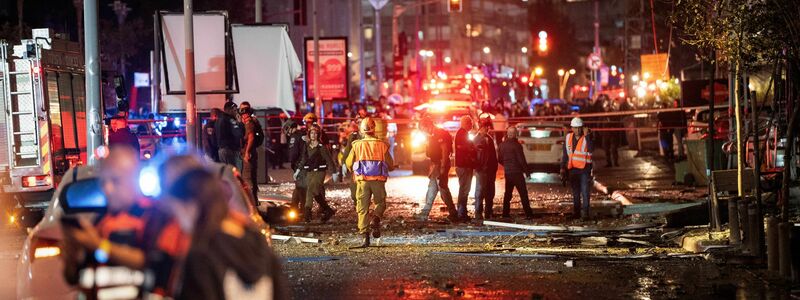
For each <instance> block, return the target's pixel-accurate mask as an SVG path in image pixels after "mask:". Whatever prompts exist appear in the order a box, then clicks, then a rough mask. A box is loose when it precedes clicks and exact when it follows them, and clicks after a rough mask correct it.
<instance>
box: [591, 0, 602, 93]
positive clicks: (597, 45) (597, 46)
mask: <svg viewBox="0 0 800 300" xmlns="http://www.w3.org/2000/svg"><path fill="white" fill-rule="evenodd" d="M594 53H595V54H596V55H597V57H602V56H601V53H600V0H594ZM598 70H600V69H599V68H598V69H597V70H594V71H592V74H594V86H595V87H594V91H595V95H599V92H601V91H603V87H602V86H600V76H599V74H598V73H597V71H598Z"/></svg>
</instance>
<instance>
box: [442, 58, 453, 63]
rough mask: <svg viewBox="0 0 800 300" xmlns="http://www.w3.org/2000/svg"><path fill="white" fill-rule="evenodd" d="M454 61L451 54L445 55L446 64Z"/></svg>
mask: <svg viewBox="0 0 800 300" xmlns="http://www.w3.org/2000/svg"><path fill="white" fill-rule="evenodd" d="M452 61H453V59H452V58H450V56H445V58H444V63H446V64H449V63H451V62H452Z"/></svg>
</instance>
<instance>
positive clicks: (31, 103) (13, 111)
mask: <svg viewBox="0 0 800 300" xmlns="http://www.w3.org/2000/svg"><path fill="white" fill-rule="evenodd" d="M8 61H9V56H8V43H7V42H6V41H0V66H2V68H3V69H2V71H3V77H2V80H3V83H4V85H5V86H6V88H4V89H3V90H4V93H5V95H4V96H5V97H4V98H5V99H6V107H5V113H6V116H7V121H8V128H7V131H8V132H7V135H8V150H9V151H8V152H9V154H10V155H9V156H10V157H9V167H12V168H16V167H30V166H35V165H38V164H39V162H40V160H41V153H40V151H41V150H40V149H39V142H38V140H39V139H38V134H39V132H38V131H39V130H38V128H39V126H38V124H37V123H38V122H37V118H36V111H35V106H36V105H35V100H34V88H33V81H34V77H33V70H32V69H33V67H34V66H30V65H29V67H28V68H24V67H23V68H20V66H17V68H16V69H24V70H22V71H20V70H14V71H11V69H10V67H9V63H8ZM29 61H30V60H29ZM25 65H27V64H25ZM14 87H16V88H17V89H16V90H14Z"/></svg>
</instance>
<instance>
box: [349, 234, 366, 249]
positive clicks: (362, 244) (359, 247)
mask: <svg viewBox="0 0 800 300" xmlns="http://www.w3.org/2000/svg"><path fill="white" fill-rule="evenodd" d="M369 235H370V234H369V231H367V232H364V240H363V242H362V243H361V245H358V246H355V247H350V249H361V248H368V247H369Z"/></svg>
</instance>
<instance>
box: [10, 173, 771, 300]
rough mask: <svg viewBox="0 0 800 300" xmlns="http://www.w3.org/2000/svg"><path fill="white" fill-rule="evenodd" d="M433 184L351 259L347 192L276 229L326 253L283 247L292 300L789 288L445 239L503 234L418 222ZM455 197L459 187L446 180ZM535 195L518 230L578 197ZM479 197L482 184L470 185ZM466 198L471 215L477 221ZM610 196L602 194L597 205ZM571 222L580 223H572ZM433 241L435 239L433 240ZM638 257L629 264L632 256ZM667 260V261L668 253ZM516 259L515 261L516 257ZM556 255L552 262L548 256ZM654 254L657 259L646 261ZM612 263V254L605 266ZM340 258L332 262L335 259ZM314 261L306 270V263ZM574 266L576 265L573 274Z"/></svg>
mask: <svg viewBox="0 0 800 300" xmlns="http://www.w3.org/2000/svg"><path fill="white" fill-rule="evenodd" d="M271 175H272V176H273V177H275V179H276V180H277V181H279V182H282V183H281V184H278V185H268V186H262V195H270V194H280V195H284V196H285V195H289V194H290V193H291V189H292V183H291V180H290V178H289V176H290V175H289V174H288V171H285V170H284V171H272V170H271ZM502 178H503V177H502V174H501V176H498V181H497V182H496V184H497V194H496V196H495V203H494V204H495V213H496V214H499V213H500V207H501V202H502V195H503V192H504V186H503V180H502ZM427 183H428V182H427V178H426V177H424V176H411V175H410V171H402V170H401V171H397V172H395V173H394V174H393V177H392V178H391V179H390V180H389V182H388V183H387V192H388V194H389V198H388V210H387V212H386V218H385V222H384V224H385V227H384V238H383V239H382V245H380V246H378V247H372V248H370V249H365V250H363V249H362V250H351V249H349V246H352V245H353V244H356V243H357V242H358V238H357V237H356V236H355V235H354V231H355V224H354V221H355V211H354V209H353V205H352V202H351V200H350V199H349V190H348V189H347V184H346V183H335V184H329V185H328V188H327V196H328V198H329V200H330V201H331V202H332V206H333V207H334V208H335V209H337V215H336V216H335V218H334V220H333V222H332V223H331V224H325V225H321V224H318V223H316V222H315V223H313V224H312V225H311V226H289V227H283V228H277V230H278V231H279V233H283V234H294V235H301V236H312V237H316V238H319V239H320V240H322V242H323V243H322V244H318V245H310V244H296V243H286V244H283V243H279V242H276V244H275V249H276V251H277V252H278V253H279V254H280V255H281V256H282V257H284V258H286V259H287V262H286V264H285V270H286V274H287V276H288V277H289V283H290V285H291V288H292V292H293V295H294V296H295V298H296V299H382V298H408V299H429V298H454V297H463V298H488V299H629V298H633V299H664V298H701V299H714V298H718V299H731V298H753V297H755V298H763V297H765V296H766V297H767V298H769V295H772V294H773V293H776V292H775V291H779V292H780V293H783V290H781V289H778V288H776V287H768V286H766V285H765V283H764V281H762V280H761V279H759V278H760V277H762V276H761V275H759V273H758V271H751V270H750V269H748V268H746V267H740V266H738V265H732V264H720V263H719V262H718V261H709V260H706V259H704V258H701V257H690V258H676V257H672V256H667V254H669V253H672V254H675V253H678V254H680V253H681V252H682V251H681V250H680V249H677V248H675V246H674V245H671V244H667V243H659V242H658V241H657V240H653V239H652V236H655V235H657V233H652V234H649V233H648V232H647V231H639V232H632V233H634V234H640V235H643V236H644V235H648V234H649V236H650V237H642V238H641V239H648V238H650V239H651V241H653V243H654V244H655V245H654V246H649V247H639V246H637V245H616V246H615V247H613V248H612V247H585V246H581V243H580V237H577V238H576V237H569V236H567V237H552V236H545V237H532V236H526V235H524V234H523V235H520V236H501V237H466V238H459V239H453V238H449V237H448V236H444V237H442V236H441V235H442V233H443V232H444V233H446V232H450V231H459V230H461V231H470V232H480V231H488V230H499V229H493V228H488V227H486V226H477V225H475V224H448V223H446V222H444V218H445V217H446V212H444V211H443V210H442V209H441V208H443V204H442V202H441V200H439V199H437V200H436V202H435V203H436V204H435V205H434V210H433V211H432V214H431V222H428V223H419V222H416V221H414V220H411V219H410V216H411V214H412V213H414V212H416V211H417V210H418V209H419V207H420V204H421V203H422V201H423V198H424V194H425V189H426V188H427ZM449 185H450V187H451V191H452V192H453V196H454V198H455V197H456V195H457V192H458V186H457V180H456V178H455V177H451V179H450V181H449ZM527 186H528V189H529V195H530V198H531V200H532V204H533V206H534V207H535V210H536V211H537V213H538V214H537V219H535V220H533V221H525V220H522V219H521V216H520V215H521V214H522V210H521V207H520V205H519V198H518V196H516V195H515V196H514V198H513V199H512V203H513V205H512V214H515V215H516V217H515V218H514V220H510V221H515V222H519V223H536V224H543V223H546V224H559V223H563V222H564V219H563V216H562V215H560V214H558V211H568V210H569V208H570V207H569V206H568V205H566V206H565V205H563V203H566V204H569V203H568V202H569V201H571V198H570V197H571V196H570V194H569V191H568V189H567V188H564V187H562V186H561V184H560V182H559V180H558V177H557V175H555V174H542V173H536V174H533V175H532V177H531V179H530V180H529V182H528V185H527ZM473 188H474V185H473ZM471 195H473V192H472V191H471V192H470V200H469V206H468V207H469V211H470V214H472V207H473V206H472V203H473V199H472V196H471ZM605 198H606V196H605V195H602V194H599V193H594V194H593V199H597V200H601V199H605ZM642 221H651V220H630V219H624V220H615V219H608V220H600V221H595V222H591V223H590V225H596V226H606V225H607V226H614V225H615V224H618V223H619V224H628V223H636V222H642ZM571 222H572V223H571V224H573V225H583V224H581V223H575V222H574V221H571ZM24 237H25V235H24V233H23V231H21V230H19V229H2V230H1V231H0V270H2V271H0V299H13V298H15V296H14V295H15V287H16V284H15V282H16V279H17V278H16V272H15V270H16V265H15V263H16V257H17V255H18V253H19V251H20V249H21V247H22V242H23V240H24ZM431 237H433V238H431ZM439 252H480V253H493V254H498V255H499V256H494V257H491V256H490V257H485V256H465V255H463V254H446V253H439ZM630 254H633V255H642V256H641V257H640V258H632V257H628V256H627V255H630ZM672 254H669V255H672ZM514 255H516V256H514ZM541 255H553V256H541ZM648 255H649V256H648ZM603 256H607V257H605V258H604V257H603ZM328 259H333V260H328ZM308 260H310V261H308ZM567 261H572V262H573V265H572V267H570V266H568V265H565V263H567Z"/></svg>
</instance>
